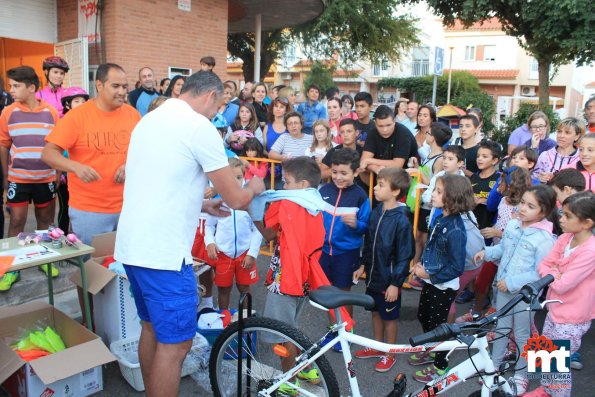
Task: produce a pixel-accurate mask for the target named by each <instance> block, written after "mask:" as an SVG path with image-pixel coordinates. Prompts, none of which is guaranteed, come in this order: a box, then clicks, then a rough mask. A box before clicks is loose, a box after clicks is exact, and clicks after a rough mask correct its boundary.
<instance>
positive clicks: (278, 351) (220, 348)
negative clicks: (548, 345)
mask: <svg viewBox="0 0 595 397" xmlns="http://www.w3.org/2000/svg"><path fill="white" fill-rule="evenodd" d="M553 280H554V278H553V277H552V276H549V275H548V276H546V277H544V278H542V279H540V280H537V281H535V282H534V283H530V284H527V285H525V286H524V287H523V288H522V289H521V290H520V292H519V293H518V294H517V295H515V296H514V297H513V298H512V299H511V300H510V301H509V302H508V303H507V304H506V305H505V306H504V307H503V308H502V309H501V310H499V311H497V312H495V313H492V314H490V315H488V316H486V317H484V318H482V319H480V320H477V321H474V322H470V323H460V324H447V323H445V324H441V325H440V326H438V327H437V328H436V329H434V330H432V331H430V332H426V333H424V334H421V335H417V336H413V337H411V338H409V342H410V345H406V344H395V345H391V344H387V343H382V342H377V341H375V340H373V339H369V338H366V337H363V336H360V335H357V334H355V333H351V332H348V331H347V330H346V329H345V326H346V323H344V322H343V321H342V320H341V316H340V312H339V309H338V308H339V307H341V306H345V305H355V306H363V307H365V308H371V307H373V305H374V301H373V299H372V297H370V296H368V295H365V294H355V293H351V292H345V291H341V290H339V289H338V288H335V287H330V286H328V287H321V288H319V289H317V290H314V291H311V292H310V294H309V298H310V303H311V304H312V305H313V306H315V307H317V308H319V309H322V310H327V311H328V310H334V312H335V315H336V318H337V321H336V323H335V324H334V325H333V326H332V327H331V328H330V330H329V331H328V332H327V333H326V334H325V335H324V336H323V337H322V338H320V340H319V341H318V342H316V343H313V342H312V341H311V340H310V339H308V338H307V337H306V336H305V335H304V334H303V333H302V332H301V331H300V330H298V329H296V328H293V327H291V326H289V325H286V324H285V323H282V322H280V321H277V320H273V319H268V318H263V317H252V318H248V319H246V320H245V322H244V325H243V333H242V339H241V345H242V348H241V349H238V347H239V346H238V342H239V341H240V339H239V338H238V335H237V332H238V323H237V322H236V323H233V324H232V325H230V326H229V327H227V328H226V329H225V331H224V332H223V333H222V334H221V335H220V336H219V338H218V339H217V341H216V342H215V344H214V346H213V349H212V352H211V357H210V364H209V376H210V380H211V387H212V390H213V393H214V395H215V397H220V396H221V397H230V396H261V397H264V396H268V397H273V396H295V395H300V396H302V395H303V396H309V397H314V396H328V397H339V396H340V393H339V385H338V383H337V380H336V377H335V374H334V372H333V369H332V368H331V366H330V364H329V362H328V361H327V360H326V358H325V357H324V355H325V354H326V353H327V352H328V351H329V350H330V349H331V348H332V347H333V346H334V345H335V343H337V342H338V343H340V345H341V348H342V355H343V359H344V362H345V368H346V371H347V377H348V379H349V384H350V388H351V396H353V397H361V394H360V390H359V385H358V381H357V376H356V373H355V369H354V366H353V361H352V360H353V359H352V355H351V351H350V348H349V346H350V345H349V344H356V345H360V346H365V347H370V348H372V349H376V350H379V351H381V352H386V353H416V352H423V351H434V352H436V351H448V352H449V353H448V354H449V355H450V353H452V352H453V351H455V350H459V349H467V351H468V353H469V358H468V359H466V360H465V361H463V362H462V363H460V364H458V365H457V366H455V367H453V368H452V369H450V370H449V371H448V372H447V373H446V374H445V375H443V376H440V377H438V378H436V379H434V380H432V381H431V382H429V383H427V384H425V385H424V386H423V388H422V389H420V390H418V391H415V392H413V393H409V394H405V392H406V390H405V389H406V384H407V379H406V377H405V375H404V374H399V375H397V377H396V379H395V382H394V385H393V390H392V391H390V393H389V394H388V396H387V397H404V396H408V397H413V396H415V397H429V396H434V395H437V394H441V393H443V392H445V391H447V390H450V389H452V388H454V387H455V386H457V385H459V384H460V383H462V382H464V381H466V380H468V379H469V378H471V377H475V376H480V377H481V378H482V386H481V390H479V391H476V392H474V393H472V394H471V395H470V397H480V396H481V397H489V396H509V395H510V396H516V386H515V384H514V382H512V381H509V380H506V379H505V378H504V377H503V376H502V374H503V373H504V372H505V370H506V368H505V367H504V366H502V367H501V368H498V369H496V368H494V365H493V363H492V359H491V358H490V353H489V351H488V339H487V333H488V331H489V329H488V328H487V326H488V325H490V324H493V323H494V322H496V320H497V319H498V318H500V317H502V316H505V315H507V313H508V312H510V311H511V310H512V309H513V308H514V306H516V305H517V304H518V303H519V302H521V301H524V302H527V303H529V307H528V309H526V310H529V311H537V310H542V309H543V308H544V307H545V305H546V304H548V303H552V302H554V301H544V302H543V303H541V304H540V303H539V301H538V297H539V295H540V293H541V291H542V289H543V288H544V287H546V286H547V285H549V284H550V283H551V282H552V281H553ZM555 302H559V301H555ZM560 303H561V302H560ZM329 333H332V334H335V333H336V337H335V338H334V339H332V341H330V342H329V343H327V344H325V345H324V346H321V342H322V341H323V340H324V339H325V337H326V336H327V335H329ZM504 336H506V335H504ZM452 338H454V340H451V339H452ZM288 342H289V343H291V344H293V345H295V346H296V347H297V348H298V355H297V357H296V363H295V366H293V368H291V369H290V370H288V371H283V370H282V369H281V368H280V367H281V357H284V354H287V348H286V346H287V345H286V343H288ZM471 349H477V350H478V351H477V352H476V353H475V355H473V356H472V355H471V351H470V350H471ZM299 352H301V353H299ZM238 360H239V361H240V362H239V363H238ZM238 364H240V365H241V368H242V369H241V373H242V375H241V378H242V385H245V388H246V389H245V391H244V387H242V389H241V390H240V391H238V390H237V387H236V386H237V385H236V383H235V381H236V379H238V378H239V377H238V370H237V369H238ZM306 368H307V369H308V370H309V369H310V368H316V369H317V370H318V373H319V375H320V382H319V383H318V384H317V385H312V384H309V383H308V382H305V381H302V382H301V383H299V384H297V383H296V384H294V383H292V382H289V381H290V379H292V378H295V377H296V375H297V374H298V373H300V371H302V370H304V369H306ZM280 388H282V389H283V390H284V392H283V393H282V392H281V391H280V390H279V389H280Z"/></svg>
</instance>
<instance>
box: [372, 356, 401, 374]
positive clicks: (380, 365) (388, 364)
mask: <svg viewBox="0 0 595 397" xmlns="http://www.w3.org/2000/svg"><path fill="white" fill-rule="evenodd" d="M396 362H397V359H396V358H395V356H382V358H381V359H380V361H378V362H377V363H376V366H375V367H374V369H375V370H376V371H378V372H387V371H390V369H391V368H392V367H393V365H395V363H396Z"/></svg>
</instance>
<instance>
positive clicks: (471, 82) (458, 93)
mask: <svg viewBox="0 0 595 397" xmlns="http://www.w3.org/2000/svg"><path fill="white" fill-rule="evenodd" d="M433 79H434V76H423V77H406V78H386V79H381V80H379V81H378V88H381V87H393V88H398V89H400V90H401V91H406V92H407V93H408V94H410V96H411V99H413V100H416V101H418V102H419V103H426V102H429V101H430V99H431V98H432V85H433ZM447 86H448V76H447V75H444V76H440V77H438V89H437V90H436V103H437V104H443V103H446V90H447ZM450 92H451V104H453V105H455V106H457V107H459V108H461V109H467V108H470V107H477V108H480V109H481V111H482V112H483V116H484V117H483V118H484V123H483V131H484V132H485V133H486V134H487V135H488V136H490V137H491V134H492V133H495V126H494V123H493V118H494V115H495V113H496V107H495V105H494V100H493V99H492V98H491V97H490V96H489V95H488V94H486V93H485V92H484V91H483V90H482V89H481V87H480V86H479V82H478V81H477V78H476V77H474V76H473V75H472V74H471V73H469V72H463V71H457V72H452V84H451V90H450Z"/></svg>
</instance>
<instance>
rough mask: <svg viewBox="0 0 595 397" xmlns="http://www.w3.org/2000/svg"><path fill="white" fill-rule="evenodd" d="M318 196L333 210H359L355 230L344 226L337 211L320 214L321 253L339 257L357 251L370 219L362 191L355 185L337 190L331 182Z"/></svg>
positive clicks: (365, 198)
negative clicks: (321, 226)
mask: <svg viewBox="0 0 595 397" xmlns="http://www.w3.org/2000/svg"><path fill="white" fill-rule="evenodd" d="M320 195H321V196H322V199H323V200H324V201H326V202H327V203H329V204H331V205H332V206H333V209H338V208H344V207H350V208H359V210H358V211H357V226H356V227H355V229H354V228H352V227H351V226H347V225H346V224H344V223H343V220H342V218H341V215H339V214H338V213H337V211H333V212H329V211H324V212H323V213H322V216H323V218H324V230H325V231H326V233H325V235H324V246H323V247H322V251H323V252H324V253H326V254H329V255H341V254H344V253H345V252H347V251H353V250H359V249H360V248H361V246H362V244H363V242H364V234H365V233H366V230H368V220H369V219H370V199H369V198H368V195H367V194H366V192H365V191H364V189H362V188H361V187H360V186H358V185H355V184H354V185H351V186H349V187H347V188H345V189H339V188H337V187H336V186H335V184H334V183H332V182H331V183H327V184H326V185H324V186H323V187H322V188H320Z"/></svg>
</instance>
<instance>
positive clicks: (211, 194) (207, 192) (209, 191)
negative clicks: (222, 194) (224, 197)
mask: <svg viewBox="0 0 595 397" xmlns="http://www.w3.org/2000/svg"><path fill="white" fill-rule="evenodd" d="M216 195H217V191H216V190H215V188H214V187H207V188H205V198H206V199H211V198H213V197H215V196H216Z"/></svg>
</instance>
